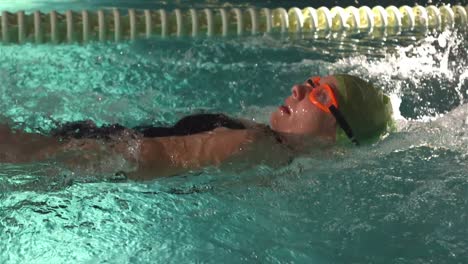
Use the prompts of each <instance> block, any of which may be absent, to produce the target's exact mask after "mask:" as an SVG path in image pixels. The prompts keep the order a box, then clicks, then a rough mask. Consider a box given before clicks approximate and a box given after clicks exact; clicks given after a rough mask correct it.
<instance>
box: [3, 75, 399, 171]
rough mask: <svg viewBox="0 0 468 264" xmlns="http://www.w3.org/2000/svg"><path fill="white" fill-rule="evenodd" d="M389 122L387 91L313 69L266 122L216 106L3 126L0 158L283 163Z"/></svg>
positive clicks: (89, 163) (91, 163)
mask: <svg viewBox="0 0 468 264" xmlns="http://www.w3.org/2000/svg"><path fill="white" fill-rule="evenodd" d="M213 116H214V119H213V118H211V119H210V118H206V117H213ZM390 123H391V105H390V102H389V100H388V97H386V96H385V95H383V93H382V92H381V91H380V90H378V89H375V88H374V87H373V86H372V85H370V84H368V83H366V82H365V81H363V80H361V79H359V78H357V77H353V76H349V75H337V76H327V77H324V78H320V77H312V78H309V79H307V81H306V82H304V83H303V84H297V85H294V86H293V87H292V90H291V95H290V96H289V97H287V98H286V99H285V101H284V105H282V106H280V107H279V108H278V109H277V110H276V111H275V112H273V113H272V114H271V120H270V125H271V126H267V125H262V124H256V123H252V122H249V121H246V120H235V119H231V118H229V117H226V116H225V115H222V114H218V115H203V114H202V115H195V116H189V117H186V118H183V119H182V120H180V121H179V122H178V123H176V124H175V125H174V126H173V127H169V128H152V127H150V128H145V127H140V128H134V129H131V128H125V127H122V126H120V125H112V126H106V127H101V128H98V127H96V126H95V125H94V123H92V122H90V121H85V122H77V123H72V124H65V125H64V126H63V127H62V128H61V129H58V130H57V131H52V133H51V134H50V135H41V134H31V133H25V132H23V131H13V130H11V129H10V128H9V127H8V126H2V127H0V147H1V149H0V152H1V153H2V155H1V156H0V162H11V163H22V162H34V161H53V162H55V163H58V164H62V165H64V166H65V167H66V168H69V169H71V170H73V171H79V172H83V173H120V172H123V173H125V174H126V175H127V176H128V177H129V178H131V179H151V178H156V177H161V176H170V175H176V174H180V173H184V172H187V171H190V170H197V169H200V168H203V167H206V166H220V165H222V166H230V165H233V167H238V166H239V164H242V163H243V164H250V165H256V164H268V165H270V166H276V165H282V164H285V163H287V162H288V161H290V160H291V158H292V157H293V156H295V155H298V154H300V153H302V152H303V151H310V150H311V149H314V148H318V147H319V146H323V145H331V144H333V143H335V141H336V140H337V137H338V138H339V137H340V131H344V132H345V134H346V136H347V137H348V138H349V140H350V141H351V142H353V143H355V144H358V142H363V141H365V140H367V139H369V138H372V137H378V136H379V135H381V134H382V133H384V132H385V131H386V129H387V127H388V126H389V125H390ZM83 125H84V126H83ZM116 164H119V165H118V166H117V165H116Z"/></svg>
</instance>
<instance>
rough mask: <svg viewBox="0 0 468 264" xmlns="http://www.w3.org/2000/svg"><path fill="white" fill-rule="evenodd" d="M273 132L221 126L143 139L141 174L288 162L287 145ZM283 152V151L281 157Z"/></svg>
mask: <svg viewBox="0 0 468 264" xmlns="http://www.w3.org/2000/svg"><path fill="white" fill-rule="evenodd" d="M270 131H271V130H269V129H268V127H266V126H255V127H252V128H249V129H239V130H236V129H234V130H233V129H227V128H217V129H215V130H213V131H209V132H204V133H199V134H194V135H189V136H171V137H159V138H143V139H142V141H141V145H140V157H139V170H138V174H139V177H140V179H141V178H144V179H146V178H154V177H158V176H170V175H174V174H179V173H183V172H185V171H188V170H196V169H200V168H202V167H205V166H219V165H221V164H224V163H236V162H244V161H252V162H255V163H258V162H268V163H272V164H275V163H278V161H279V160H280V161H284V160H285V156H284V151H282V150H281V149H282V148H283V147H282V146H281V144H279V143H278V140H277V138H275V136H274V133H270ZM283 150H284V149H283ZM279 153H282V154H281V155H280V156H278V155H277V154H279Z"/></svg>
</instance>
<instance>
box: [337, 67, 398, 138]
mask: <svg viewBox="0 0 468 264" xmlns="http://www.w3.org/2000/svg"><path fill="white" fill-rule="evenodd" d="M333 77H335V78H336V80H337V86H338V87H336V88H337V90H338V94H336V97H337V99H338V102H339V110H340V112H341V113H342V115H343V116H344V118H345V119H346V121H347V122H348V123H349V125H350V126H351V128H352V130H353V134H354V137H355V138H356V139H357V141H359V142H366V141H371V140H373V139H377V138H378V137H380V136H381V135H382V134H384V133H385V132H387V131H388V130H389V129H390V128H391V127H392V126H393V119H392V104H391V102H390V98H389V97H388V96H386V95H385V94H384V93H383V92H382V91H381V90H380V89H377V88H375V87H374V86H373V85H372V84H370V83H368V82H366V81H364V80H362V79H360V78H358V77H355V76H351V75H347V74H337V75H333ZM342 138H346V135H345V134H344V131H343V130H342V129H341V128H338V131H337V141H342Z"/></svg>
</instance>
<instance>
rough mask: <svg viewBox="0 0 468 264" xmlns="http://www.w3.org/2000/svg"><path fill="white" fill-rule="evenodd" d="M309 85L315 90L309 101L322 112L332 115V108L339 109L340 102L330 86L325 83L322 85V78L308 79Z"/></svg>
mask: <svg viewBox="0 0 468 264" xmlns="http://www.w3.org/2000/svg"><path fill="white" fill-rule="evenodd" d="M307 83H308V84H309V85H310V86H311V87H312V88H314V89H312V91H311V92H310V93H309V101H310V102H311V103H312V104H313V105H315V106H317V107H318V108H319V109H320V110H322V111H324V112H326V113H331V111H330V107H331V106H334V107H335V108H336V109H338V102H337V101H336V97H335V94H334V93H333V90H332V88H331V87H330V85H328V84H326V83H324V84H322V85H320V77H314V78H313V79H308V80H307Z"/></svg>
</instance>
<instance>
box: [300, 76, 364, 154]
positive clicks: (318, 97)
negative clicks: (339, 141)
mask: <svg viewBox="0 0 468 264" xmlns="http://www.w3.org/2000/svg"><path fill="white" fill-rule="evenodd" d="M306 83H307V84H308V85H309V86H310V87H312V90H311V91H310V93H309V95H308V98H309V101H310V102H311V103H312V104H313V105H315V106H317V107H318V108H319V109H320V110H322V111H323V112H325V113H330V114H332V115H333V117H335V119H336V122H337V123H338V125H339V126H340V127H341V129H343V131H344V132H345V134H346V136H347V137H348V138H349V139H350V140H351V141H352V142H353V143H354V144H356V145H359V143H358V141H357V140H356V138H355V137H354V135H353V131H352V129H351V126H350V125H349V123H348V122H347V121H346V119H345V117H344V116H343V114H342V113H341V112H340V110H338V101H337V100H336V97H335V93H334V92H333V90H332V88H331V87H330V85H328V84H326V83H324V84H320V77H313V78H310V79H307V81H306Z"/></svg>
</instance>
